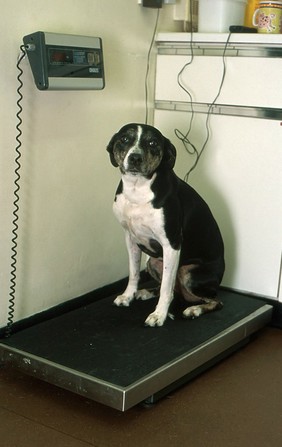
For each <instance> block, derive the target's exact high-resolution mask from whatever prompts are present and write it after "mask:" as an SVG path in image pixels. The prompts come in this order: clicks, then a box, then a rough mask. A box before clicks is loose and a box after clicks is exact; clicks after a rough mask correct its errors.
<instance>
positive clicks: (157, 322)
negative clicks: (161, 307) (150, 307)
mask: <svg viewBox="0 0 282 447" xmlns="http://www.w3.org/2000/svg"><path fill="white" fill-rule="evenodd" d="M165 319H166V314H160V313H159V312H153V313H152V314H150V315H149V316H148V318H147V319H146V321H145V326H150V327H155V326H162V325H163V324H164V322H165Z"/></svg>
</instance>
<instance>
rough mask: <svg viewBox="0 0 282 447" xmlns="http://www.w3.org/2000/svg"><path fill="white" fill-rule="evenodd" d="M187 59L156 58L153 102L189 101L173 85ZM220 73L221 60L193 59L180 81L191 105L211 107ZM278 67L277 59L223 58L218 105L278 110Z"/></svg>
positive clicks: (281, 92) (281, 98)
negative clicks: (224, 72) (222, 80)
mask: <svg viewBox="0 0 282 447" xmlns="http://www.w3.org/2000/svg"><path fill="white" fill-rule="evenodd" d="M189 60H190V56H182V55H158V57H157V76H156V95H155V97H156V99H157V100H169V101H189V97H188V95H187V94H186V93H185V92H184V91H183V89H182V88H180V87H179V85H178V84H177V75H178V73H179V72H180V70H181V69H182V67H183V66H184V65H185V63H187V62H188V61H189ZM222 73H223V59H222V57H217V56H197V57H195V58H194V60H193V63H192V64H191V65H189V66H188V67H186V69H185V70H184V72H183V76H182V81H183V82H184V85H185V86H186V87H187V88H188V90H189V91H190V93H191V94H192V98H193V101H195V102H203V103H211V102H212V101H213V100H214V99H215V96H216V95H217V92H218V88H219V85H220V82H221V78H222ZM281 79H282V65H281V59H280V58H276V59H275V58H272V59H271V58H263V57H227V58H226V77H225V81H224V84H223V88H222V91H221V95H220V97H219V98H218V100H217V103H219V104H230V105H243V106H254V107H274V108H281V107H282V89H281Z"/></svg>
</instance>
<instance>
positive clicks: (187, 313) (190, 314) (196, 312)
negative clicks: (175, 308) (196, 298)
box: [183, 306, 203, 320]
mask: <svg viewBox="0 0 282 447" xmlns="http://www.w3.org/2000/svg"><path fill="white" fill-rule="evenodd" d="M202 313H203V310H202V308H201V307H200V306H191V307H187V309H185V310H184V312H183V317H185V318H190V319H191V320H193V319H194V318H198V317H199V316H200V315H202Z"/></svg>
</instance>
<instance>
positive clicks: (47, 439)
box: [0, 327, 282, 447]
mask: <svg viewBox="0 0 282 447" xmlns="http://www.w3.org/2000/svg"><path fill="white" fill-rule="evenodd" d="M0 443H1V446H2V447H30V446H34V447H50V446H53V445H54V446H56V447H87V446H95V447H109V446H111V447H123V446H124V445H128V446H134V447H141V446H142V447H143V446H146V447H158V446H162V447H166V446H170V447H174V446H175V447H176V446H183V447H185V446H188V447H189V446H191V447H205V446H207V447H245V446H246V447H249V445H252V447H278V446H279V447H280V446H281V445H282V331H281V330H280V329H275V328H271V327H267V328H265V329H263V330H262V331H261V332H260V333H259V334H258V335H257V336H256V338H255V339H254V340H252V341H251V343H249V344H248V345H247V346H245V347H244V348H242V349H241V350H240V351H238V352H236V353H235V354H233V355H232V356H231V357H229V358H227V359H225V360H224V361H222V362H221V363H220V364H218V365H216V366H215V367H213V368H212V369H210V370H209V371H207V372H205V373H204V374H202V375H201V376H199V377H198V378H197V379H194V380H193V381H192V382H190V383H189V384H187V385H185V386H184V387H182V388H181V389H179V390H177V391H175V392H173V393H172V394H170V395H169V396H167V397H166V398H164V399H162V400H161V401H160V402H158V403H157V404H156V405H154V406H153V407H151V408H144V407H142V406H141V405H140V406H136V407H134V408H132V409H130V410H128V411H127V412H125V413H121V412H119V411H117V410H113V409H111V408H108V407H105V406H103V405H100V404H97V403H95V402H93V401H89V400H87V399H85V398H82V397H80V396H78V395H75V394H72V393H70V392H67V391H64V390H62V389H59V388H56V387H54V386H51V385H48V384H46V383H44V382H41V381H39V380H36V379H33V378H31V377H28V376H25V375H23V374H22V373H20V372H17V371H15V370H11V369H9V368H7V367H5V366H2V367H1V368H0Z"/></svg>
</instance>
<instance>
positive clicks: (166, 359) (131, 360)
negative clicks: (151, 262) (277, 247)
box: [0, 289, 272, 411]
mask: <svg viewBox="0 0 282 447" xmlns="http://www.w3.org/2000/svg"><path fill="white" fill-rule="evenodd" d="M219 298H220V299H221V300H222V301H223V303H224V306H223V309H222V310H220V311H216V312H213V313H210V314H206V315H203V316H201V317H200V318H199V319H195V320H185V319H183V318H182V317H181V312H180V309H179V310H178V311H177V310H175V319H174V320H171V319H168V320H167V321H166V322H165V325H164V326H163V327H158V328H149V327H145V326H144V321H145V319H146V317H147V316H148V314H149V313H151V312H152V311H153V309H154V307H155V302H154V300H148V301H135V302H133V303H132V305H131V306H130V307H128V308H120V307H116V306H113V305H112V302H113V297H112V296H111V297H108V298H104V299H101V300H99V301H95V302H93V303H91V304H87V305H85V306H83V307H80V308H78V309H75V310H72V311H69V312H67V313H65V314H63V315H60V316H57V317H55V318H51V319H49V320H45V321H43V322H40V323H38V324H34V325H33V326H31V327H28V328H26V329H22V330H20V331H18V332H16V333H14V334H12V335H11V336H10V337H9V338H2V339H1V340H0V361H1V362H2V363H4V364H9V365H11V366H13V367H15V368H18V369H20V370H21V371H22V372H25V373H27V374H30V375H32V376H35V377H37V378H39V379H42V380H44V381H47V382H49V383H51V384H54V385H57V386H59V387H62V388H65V389H67V390H70V391H73V392H75V393H77V394H80V395H83V396H86V397H87V398H89V399H93V400H95V401H97V402H100V403H102V404H105V405H108V406H109V407H112V408H115V409H118V410H121V411H125V410H127V409H129V408H130V407H132V406H134V405H136V404H138V403H140V402H147V403H154V402H155V401H156V400H157V399H158V398H160V397H161V396H162V395H164V394H165V393H167V392H170V391H171V390H172V389H174V388H176V387H178V386H180V385H182V384H183V383H185V382H187V381H188V380H190V379H191V378H193V377H195V375H196V374H199V373H200V372H202V371H203V370H205V369H207V368H209V367H210V366H212V365H213V364H215V363H216V362H218V361H219V360H221V359H222V358H224V357H226V356H227V355H229V354H230V353H231V352H233V351H235V350H236V349H238V347H240V346H242V345H243V344H244V343H246V342H247V341H248V340H249V338H250V336H251V335H252V334H253V333H254V332H256V331H258V330H259V329H260V328H262V327H263V326H265V325H266V324H268V323H269V322H270V320H271V314H272V306H270V305H268V304H265V303H264V302H263V301H261V300H259V299H255V298H253V297H250V296H246V295H243V294H239V293H236V292H232V291H227V290H223V289H222V290H220V292H219Z"/></svg>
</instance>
